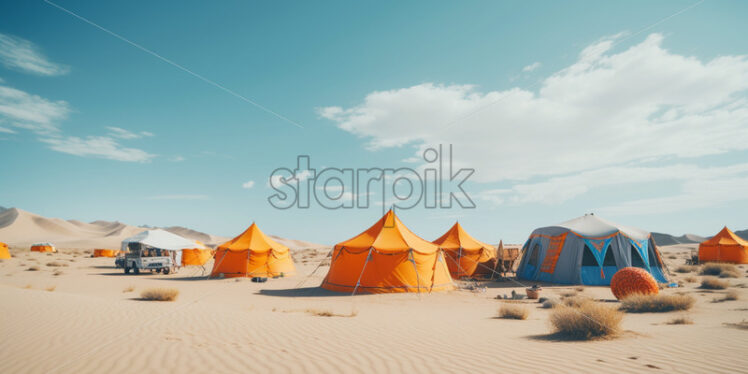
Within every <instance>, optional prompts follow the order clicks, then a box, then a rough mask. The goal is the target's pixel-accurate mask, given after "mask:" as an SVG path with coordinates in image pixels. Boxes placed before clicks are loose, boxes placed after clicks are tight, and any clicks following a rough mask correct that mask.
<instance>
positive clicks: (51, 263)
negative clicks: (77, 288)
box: [47, 261, 68, 267]
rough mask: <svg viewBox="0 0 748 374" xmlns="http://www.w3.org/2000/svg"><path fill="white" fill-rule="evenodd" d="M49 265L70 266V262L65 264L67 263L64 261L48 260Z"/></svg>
mask: <svg viewBox="0 0 748 374" xmlns="http://www.w3.org/2000/svg"><path fill="white" fill-rule="evenodd" d="M47 266H49V267H60V266H68V264H65V263H62V262H57V261H52V262H48V263H47Z"/></svg>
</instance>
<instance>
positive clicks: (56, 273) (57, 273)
mask: <svg viewBox="0 0 748 374" xmlns="http://www.w3.org/2000/svg"><path fill="white" fill-rule="evenodd" d="M63 274H65V273H63V272H62V270H55V272H54V273H52V275H54V276H55V277H59V276H60V275H63Z"/></svg>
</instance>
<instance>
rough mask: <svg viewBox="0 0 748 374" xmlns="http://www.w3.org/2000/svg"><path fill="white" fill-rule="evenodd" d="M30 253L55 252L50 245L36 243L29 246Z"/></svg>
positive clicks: (53, 247)
mask: <svg viewBox="0 0 748 374" xmlns="http://www.w3.org/2000/svg"><path fill="white" fill-rule="evenodd" d="M31 251H32V252H57V249H55V246H54V245H53V244H52V243H38V244H33V245H31Z"/></svg>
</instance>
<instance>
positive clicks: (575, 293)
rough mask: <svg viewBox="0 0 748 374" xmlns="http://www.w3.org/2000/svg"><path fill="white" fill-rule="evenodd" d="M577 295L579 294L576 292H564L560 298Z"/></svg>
mask: <svg viewBox="0 0 748 374" xmlns="http://www.w3.org/2000/svg"><path fill="white" fill-rule="evenodd" d="M578 293H579V292H577V291H564V292H561V297H574V296H577V294H578Z"/></svg>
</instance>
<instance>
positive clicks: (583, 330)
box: [550, 301, 623, 340]
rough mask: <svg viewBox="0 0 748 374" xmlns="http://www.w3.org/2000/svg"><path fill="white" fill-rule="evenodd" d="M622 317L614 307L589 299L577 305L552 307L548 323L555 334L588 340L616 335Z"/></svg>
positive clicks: (619, 328) (618, 331) (619, 329)
mask: <svg viewBox="0 0 748 374" xmlns="http://www.w3.org/2000/svg"><path fill="white" fill-rule="evenodd" d="M622 319H623V313H621V312H620V311H618V310H616V309H615V308H612V307H609V306H606V305H603V304H599V303H595V302H591V301H589V302H586V303H582V304H581V305H580V306H578V307H571V306H562V305H560V306H558V307H556V308H553V310H552V311H551V316H550V323H551V327H552V329H553V333H555V334H558V335H560V336H563V337H566V338H571V339H579V340H588V339H594V338H603V337H613V336H616V335H618V334H619V333H620V332H621V320H622Z"/></svg>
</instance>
